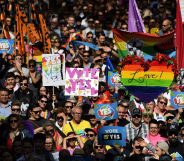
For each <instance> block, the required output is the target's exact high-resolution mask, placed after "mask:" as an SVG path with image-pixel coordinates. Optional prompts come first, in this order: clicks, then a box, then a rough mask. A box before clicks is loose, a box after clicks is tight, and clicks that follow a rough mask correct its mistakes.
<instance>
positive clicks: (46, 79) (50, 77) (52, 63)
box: [42, 54, 65, 86]
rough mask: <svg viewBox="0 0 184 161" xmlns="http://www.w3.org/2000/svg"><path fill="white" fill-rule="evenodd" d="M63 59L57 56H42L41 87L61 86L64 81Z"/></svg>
mask: <svg viewBox="0 0 184 161" xmlns="http://www.w3.org/2000/svg"><path fill="white" fill-rule="evenodd" d="M62 61H64V59H63V58H62V57H61V56H60V55H59V54H43V55H42V81H43V86H62V85H64V83H65V80H64V73H65V72H63V71H64V66H63V64H64V62H62Z"/></svg>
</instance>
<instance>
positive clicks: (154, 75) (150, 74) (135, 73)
mask: <svg viewBox="0 0 184 161" xmlns="http://www.w3.org/2000/svg"><path fill="white" fill-rule="evenodd" d="M173 79H174V73H173V71H172V68H171V66H169V67H168V66H167V65H155V66H151V67H150V68H149V70H148V71H144V68H143V67H141V66H140V65H125V66H124V67H123V69H122V71H121V82H122V83H123V85H124V86H125V88H126V89H127V90H128V91H129V92H130V93H131V94H133V95H134V96H136V97H138V98H140V99H141V100H142V101H144V102H150V101H152V100H153V99H154V98H156V97H157V96H158V95H159V94H161V93H163V92H165V90H166V89H167V88H168V87H169V86H170V85H171V83H172V81H173Z"/></svg>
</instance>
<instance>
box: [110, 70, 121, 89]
mask: <svg viewBox="0 0 184 161" xmlns="http://www.w3.org/2000/svg"><path fill="white" fill-rule="evenodd" d="M119 81H120V75H119V73H118V72H111V71H108V85H109V86H112V87H114V86H115V84H118V83H119Z"/></svg>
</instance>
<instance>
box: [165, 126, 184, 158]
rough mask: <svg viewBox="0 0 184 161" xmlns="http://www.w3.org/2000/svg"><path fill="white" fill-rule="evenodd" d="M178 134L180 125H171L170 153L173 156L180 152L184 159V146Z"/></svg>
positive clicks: (169, 136) (169, 135)
mask: <svg viewBox="0 0 184 161" xmlns="http://www.w3.org/2000/svg"><path fill="white" fill-rule="evenodd" d="M178 133H179V129H178V125H177V124H174V123H173V124H171V125H170V126H169V128H168V143H169V153H170V154H172V153H176V152H178V153H179V154H180V155H182V157H184V146H183V145H182V143H181V142H180V141H179V138H178Z"/></svg>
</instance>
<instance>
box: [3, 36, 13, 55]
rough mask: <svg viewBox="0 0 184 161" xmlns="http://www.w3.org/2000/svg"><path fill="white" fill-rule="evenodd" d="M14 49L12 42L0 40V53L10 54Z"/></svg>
mask: <svg viewBox="0 0 184 161" xmlns="http://www.w3.org/2000/svg"><path fill="white" fill-rule="evenodd" d="M13 49H14V40H11V39H0V53H4V52H6V53H8V54H12V53H13Z"/></svg>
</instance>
